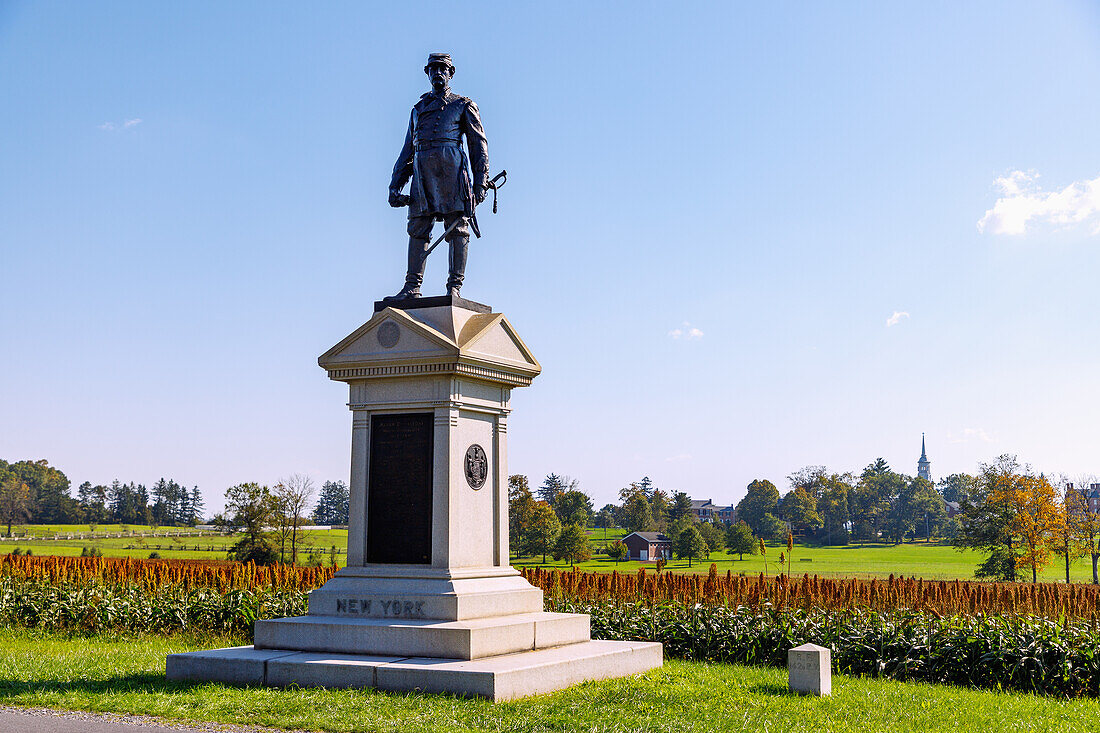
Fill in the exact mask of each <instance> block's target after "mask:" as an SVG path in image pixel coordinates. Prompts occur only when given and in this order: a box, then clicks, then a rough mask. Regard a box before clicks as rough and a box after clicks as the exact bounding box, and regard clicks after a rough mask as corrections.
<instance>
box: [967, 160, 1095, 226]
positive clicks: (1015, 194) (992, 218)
mask: <svg viewBox="0 0 1100 733" xmlns="http://www.w3.org/2000/svg"><path fill="white" fill-rule="evenodd" d="M1038 179H1039V175H1038V174H1037V173H1035V172H1034V171H1027V172H1026V173H1025V172H1024V171H1012V172H1011V173H1009V174H1008V175H1007V176H1002V177H1001V178H998V179H996V181H994V185H995V186H996V187H997V188H998V189H1000V191H1001V194H1002V195H1001V197H1000V198H999V199H997V201H996V203H994V204H993V208H992V209H989V210H988V211H986V212H985V216H983V217H982V218H981V221H979V222H978V231H979V232H982V233H989V234H1012V235H1019V234H1024V233H1026V232H1027V229H1028V225H1029V224H1044V223H1045V224H1050V225H1053V226H1055V227H1057V228H1063V229H1065V228H1068V227H1071V226H1074V225H1076V224H1086V225H1088V226H1089V230H1090V232H1091V233H1092V234H1100V176H1097V177H1096V178H1093V179H1092V180H1088V181H1076V182H1074V183H1071V184H1069V185H1068V186H1066V187H1065V188H1063V189H1061V190H1060V191H1044V190H1043V189H1042V187H1041V186H1040V185H1039V183H1038Z"/></svg>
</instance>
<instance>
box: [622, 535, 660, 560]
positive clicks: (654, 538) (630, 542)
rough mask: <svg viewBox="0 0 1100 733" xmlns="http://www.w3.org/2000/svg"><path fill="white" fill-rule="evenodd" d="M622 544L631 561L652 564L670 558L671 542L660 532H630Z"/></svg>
mask: <svg viewBox="0 0 1100 733" xmlns="http://www.w3.org/2000/svg"><path fill="white" fill-rule="evenodd" d="M622 542H623V544H624V545H626V548H627V549H628V550H629V551H630V556H629V557H630V559H631V560H640V561H642V562H652V561H654V560H660V559H662V558H664V559H668V558H670V557H672V540H671V539H669V538H668V537H667V536H666V535H664V534H662V533H661V532H631V533H630V534H628V535H627V536H626V537H623V539H622Z"/></svg>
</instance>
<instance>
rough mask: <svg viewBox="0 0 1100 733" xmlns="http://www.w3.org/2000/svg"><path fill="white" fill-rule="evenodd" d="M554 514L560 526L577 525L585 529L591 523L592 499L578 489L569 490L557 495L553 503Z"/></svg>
mask: <svg viewBox="0 0 1100 733" xmlns="http://www.w3.org/2000/svg"><path fill="white" fill-rule="evenodd" d="M553 506H554V513H555V514H557V515H558V521H559V522H561V523H562V525H563V526H564V525H566V524H578V525H580V526H581V527H587V526H588V525H589V524H590V523H591V521H592V499H590V498H589V496H588V494H586V493H584V492H583V491H580V490H578V489H570V490H569V491H563V492H562V493H560V494H558V498H557V501H555V503H554V505H553Z"/></svg>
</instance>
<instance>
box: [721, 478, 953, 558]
mask: <svg viewBox="0 0 1100 733" xmlns="http://www.w3.org/2000/svg"><path fill="white" fill-rule="evenodd" d="M787 480H788V481H789V482H790V489H789V490H788V491H787V493H786V494H784V495H782V496H780V494H779V490H778V489H777V488H776V487H775V485H774V484H773V483H772V482H771V481H768V480H766V479H758V480H756V481H753V482H752V483H750V484H749V486H748V491H747V492H746V494H745V497H744V498H743V499H742V500H741V501H740V502H739V503H738V504H737V507H736V511H737V518H738V519H739V520H741V521H744V522H745V523H746V524H748V525H749V527H750V528H751V529H752V531H753V532H754V533H755V534H756V535H757V536H760V537H764V538H767V539H770V540H773V539H779V538H781V537H782V535H783V534H784V533H785V532H786V531H787V528H788V527H790V529H791V530H792V531H794V533H795V534H798V535H801V536H804V537H807V538H810V539H813V540H815V541H818V542H821V543H823V544H832V545H843V544H847V543H848V542H849V540H850V539H856V540H860V541H865V542H869V541H878V540H881V539H885V540H889V541H892V542H902V541H904V540H906V539H915V538H924V539H928V538H930V537H933V536H937V535H942V534H947V533H950V532H951V531H953V530H952V527H951V525H950V523H949V522H948V516H947V501H958V500H959V499H960V498H962V497H964V496H966V495H967V494H968V492H969V491H970V486H971V484H972V482H973V479H972V478H971V477H969V476H966V475H963V474H959V475H954V476H949V477H948V478H946V479H944V480H943V481H941V482H940V483H939V485H938V486H934V485H933V484H932V483H931V482H930V481H928V480H926V479H923V478H920V477H914V476H906V475H905V474H902V473H898V472H896V471H894V470H892V469H891V468H890V466H889V465H888V464H887V463H886V461H885V460H883V459H882V458H878V459H876V460H875V461H874V462H872V463H871V464H869V465H868V466H867V467H866V468H865V469H863V472H862V473H861V474H860V475H859V477H858V478H856V477H854V476H853V475H852V474H850V473H836V472H830V471H828V470H826V468H825V467H824V466H807V467H805V468H803V469H801V470H799V471H796V472H795V473H793V474H791V475H790V476H788V477H787ZM948 497H950V498H948Z"/></svg>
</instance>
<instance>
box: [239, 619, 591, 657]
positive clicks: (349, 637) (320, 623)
mask: <svg viewBox="0 0 1100 733" xmlns="http://www.w3.org/2000/svg"><path fill="white" fill-rule="evenodd" d="M590 638H591V637H590V634H589V619H588V615H587V614H580V613H549V612H546V611H539V612H538V613H523V614H514V615H510V616H493V617H488V618H475V619H468V620H464V621H440V620H435V619H403V620H398V619H381V618H343V617H330V616H298V617H294V618H281V619H273V620H260V621H257V622H256V635H255V645H256V648H257V649H292V650H295V651H309V652H341V653H347V654H368V655H370V654H382V655H389V656H393V655H400V656H406V657H442V658H447V659H480V658H482V657H492V656H499V655H502V654H513V653H516V652H522V651H532V650H535V649H545V648H548V647H555V646H562V645H565V644H576V643H579V642H583V641H588V640H589V639H590Z"/></svg>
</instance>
